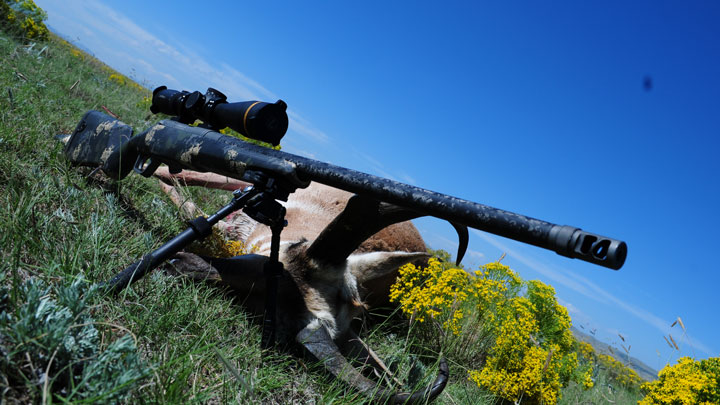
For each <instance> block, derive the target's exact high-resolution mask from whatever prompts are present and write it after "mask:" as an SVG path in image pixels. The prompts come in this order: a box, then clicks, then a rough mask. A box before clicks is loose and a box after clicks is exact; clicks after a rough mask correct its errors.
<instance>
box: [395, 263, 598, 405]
mask: <svg viewBox="0 0 720 405" xmlns="http://www.w3.org/2000/svg"><path fill="white" fill-rule="evenodd" d="M390 300H391V302H398V303H399V305H400V309H401V310H402V311H403V313H404V314H406V315H408V316H409V317H410V319H411V321H416V322H417V324H420V325H423V324H427V323H434V324H436V325H438V326H439V327H440V328H441V329H442V330H444V331H446V332H450V333H449V334H448V335H449V336H456V337H457V339H463V338H466V336H467V335H471V334H474V335H478V332H477V329H478V328H482V329H485V331H484V332H485V334H487V335H489V336H491V337H492V339H491V341H492V346H491V347H490V348H489V350H488V353H486V354H487V356H486V359H485V364H484V365H482V366H483V367H482V368H481V369H473V368H471V369H470V370H469V371H468V374H469V379H470V380H471V381H473V382H475V383H476V384H477V385H478V386H481V387H485V388H486V389H488V390H490V391H491V392H493V393H494V394H496V395H498V396H500V397H502V398H505V399H508V400H512V401H519V400H521V399H522V400H523V401H527V402H531V403H549V404H554V403H556V402H557V400H558V399H559V398H560V388H561V387H562V386H564V385H566V384H567V383H568V382H569V381H570V380H574V381H577V382H578V383H583V384H585V385H586V386H587V385H589V386H592V385H591V384H592V378H591V376H590V373H589V372H588V370H587V368H584V369H582V370H579V369H578V358H577V354H576V353H575V351H574V339H573V337H572V333H571V332H570V317H569V316H568V313H567V310H566V309H565V308H564V307H562V306H561V305H559V304H558V303H557V300H556V299H555V290H554V289H553V288H552V287H550V286H548V285H545V284H543V283H542V282H540V281H530V282H527V283H526V282H523V280H522V279H521V278H520V277H519V276H518V275H517V274H516V273H515V272H514V271H512V270H511V269H510V268H509V267H508V266H505V265H502V264H500V263H497V262H496V263H490V264H487V265H485V266H482V267H480V269H479V270H477V271H476V272H474V274H469V273H467V272H465V271H464V270H462V269H456V268H445V266H443V264H442V263H441V262H440V261H439V260H437V259H430V260H429V262H428V266H427V267H426V268H419V267H416V266H414V265H412V264H408V265H405V266H403V267H402V268H401V269H400V272H399V277H398V280H397V282H396V283H395V284H394V285H393V286H392V287H391V290H390ZM427 329H430V330H432V329H433V328H427ZM483 334H484V333H479V335H483ZM466 344H467V343H466ZM588 380H589V381H588Z"/></svg>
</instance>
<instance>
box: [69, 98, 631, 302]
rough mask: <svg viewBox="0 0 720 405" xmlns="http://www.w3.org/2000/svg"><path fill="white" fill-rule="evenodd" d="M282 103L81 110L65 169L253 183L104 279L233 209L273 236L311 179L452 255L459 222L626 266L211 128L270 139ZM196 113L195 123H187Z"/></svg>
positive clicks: (537, 228) (583, 244) (146, 262)
mask: <svg viewBox="0 0 720 405" xmlns="http://www.w3.org/2000/svg"><path fill="white" fill-rule="evenodd" d="M286 108H287V105H286V104H285V103H284V102H283V101H282V100H278V101H277V102H276V103H274V104H270V103H264V102H259V101H247V102H240V103H227V101H226V97H225V96H224V95H223V94H222V93H220V92H219V91H217V90H215V89H208V91H207V92H206V93H205V94H204V95H203V94H201V93H200V92H197V91H196V92H193V93H189V92H187V91H183V92H179V91H175V90H170V89H167V88H166V87H165V86H162V87H158V88H157V89H155V91H154V92H153V99H152V106H151V111H152V112H153V113H158V112H163V113H166V114H170V115H175V118H174V119H171V120H162V121H160V122H158V123H157V124H155V125H153V126H152V127H150V128H149V129H147V130H146V131H144V132H142V133H140V134H138V135H135V136H133V129H132V128H131V127H130V126H128V125H127V124H124V123H123V122H121V121H119V120H117V119H115V118H112V117H110V116H108V115H106V114H104V113H101V112H98V111H88V112H87V113H86V114H85V115H84V116H83V118H82V119H81V120H80V122H79V123H78V125H77V127H76V129H75V131H74V132H73V133H72V134H71V135H70V136H69V139H68V141H67V143H66V147H65V154H66V156H67V157H68V159H69V160H70V162H71V163H72V164H74V165H82V166H91V167H95V168H99V169H101V170H102V172H103V173H105V174H106V175H107V176H109V177H110V178H112V179H116V180H119V179H122V178H124V177H126V176H127V175H128V174H129V173H130V171H131V170H133V169H134V170H135V171H136V172H138V173H139V174H141V175H143V176H145V177H149V176H151V175H152V174H153V173H154V172H155V170H156V169H157V168H158V167H159V166H160V164H166V165H167V166H168V167H169V170H170V172H171V173H179V172H180V171H181V170H183V169H188V170H195V171H200V172H214V173H217V174H221V175H225V176H228V177H231V178H235V179H238V180H243V181H245V182H248V183H252V184H253V185H254V187H252V188H249V189H246V190H242V191H240V190H239V191H236V192H235V193H234V198H233V200H232V201H231V202H230V203H229V204H228V205H226V206H225V207H223V208H222V209H220V211H218V212H217V213H216V214H214V215H212V216H210V217H208V218H202V217H201V218H197V219H195V220H193V221H191V222H190V227H189V228H188V229H187V230H186V231H184V232H183V233H181V234H180V235H178V236H177V237H175V238H174V239H172V240H171V241H170V242H168V243H166V244H165V245H164V246H163V247H161V248H159V249H157V250H156V251H155V252H153V253H151V254H148V255H146V256H144V257H143V258H142V259H140V260H139V261H137V262H136V263H134V264H133V265H131V266H129V267H128V268H127V269H125V270H124V271H123V272H121V273H120V274H118V275H117V276H116V277H115V278H113V279H112V280H111V281H110V282H109V283H108V284H109V286H110V287H111V288H112V289H114V290H119V289H122V288H124V287H125V286H127V285H129V284H130V283H131V282H133V281H135V280H137V279H138V278H140V277H142V276H143V275H144V274H145V273H147V272H148V271H149V270H151V269H153V268H155V267H157V266H159V265H160V264H161V263H162V262H163V261H164V260H166V259H168V258H169V257H170V256H172V255H173V254H174V253H176V252H178V251H179V250H181V249H182V248H183V247H185V246H187V245H188V244H189V243H190V242H192V241H193V240H196V239H198V238H201V237H205V236H207V235H209V234H210V228H211V226H212V225H214V224H215V223H217V222H218V221H219V220H221V219H222V218H224V217H225V216H227V215H229V214H230V213H231V212H233V211H235V210H237V209H240V208H242V209H244V211H245V212H246V213H248V215H250V216H251V217H253V218H254V219H256V220H258V221H259V222H261V223H264V224H267V225H269V226H271V227H273V226H274V227H275V228H273V229H277V232H278V234H279V232H280V230H281V229H282V226H281V225H282V222H283V221H284V210H283V209H282V207H281V206H280V204H279V203H277V200H283V201H284V200H287V197H288V195H289V194H290V193H292V192H294V191H295V190H296V189H298V188H304V187H307V186H308V185H309V184H310V182H313V181H315V182H319V183H322V184H325V185H328V186H331V187H336V188H339V189H342V190H346V191H349V192H352V193H356V194H358V195H360V196H363V197H367V198H370V199H374V200H377V201H381V202H386V203H391V204H394V205H397V206H400V207H403V208H406V209H410V210H413V211H416V212H418V213H420V214H422V215H427V216H433V217H437V218H441V219H445V220H447V221H449V222H450V223H451V224H453V226H454V227H455V229H456V230H458V234H459V235H460V239H461V241H460V249H459V252H458V256H459V257H460V256H462V254H463V253H464V251H465V248H466V247H467V238H468V236H467V228H466V227H472V228H475V229H479V230H482V231H486V232H490V233H493V234H496V235H499V236H504V237H507V238H510V239H514V240H517V241H520V242H523V243H527V244H531V245H534V246H538V247H541V248H545V249H549V250H552V251H555V252H556V253H558V254H560V255H563V256H566V257H569V258H576V259H580V260H584V261H587V262H590V263H594V264H597V265H600V266H604V267H608V268H610V269H615V270H618V269H620V267H622V265H623V263H624V262H625V258H626V256H627V245H626V244H625V242H622V241H619V240H616V239H612V238H608V237H605V236H601V235H598V234H594V233H590V232H586V231H584V230H582V229H580V228H577V227H573V226H567V225H556V224H552V223H550V222H546V221H542V220H538V219H534V218H530V217H527V216H524V215H520V214H516V213H513V212H509V211H504V210H501V209H497V208H493V207H489V206H486V205H483V204H478V203H475V202H471V201H467V200H463V199H460V198H456V197H452V196H448V195H444V194H440V193H437V192H433V191H429V190H426V189H422V188H419V187H415V186H411V185H408V184H403V183H400V182H397V181H394V180H390V179H385V178H382V177H378V176H374V175H370V174H367V173H362V172H359V171H355V170H352V169H347V168H344V167H340V166H336V165H332V164H329V163H325V162H321V161H317V160H313V159H309V158H305V157H302V156H297V155H294V154H291V153H287V152H282V151H279V150H274V149H270V148H266V147H262V146H258V145H255V144H253V143H250V142H247V141H243V140H241V139H238V138H236V137H232V136H227V135H223V134H222V133H220V132H218V131H217V130H218V129H220V128H224V127H230V128H232V129H235V130H236V131H238V132H240V133H241V134H243V135H245V136H247V137H249V138H251V139H255V140H261V141H266V142H269V143H271V144H273V145H277V144H278V143H279V142H280V139H281V138H282V137H283V135H284V134H285V132H286V130H287V126H288V119H287V114H286V112H285V110H286ZM196 119H200V120H202V121H204V125H202V126H199V127H193V126H189V125H187V124H189V123H191V122H194V121H195V120H196ZM278 240H279V236H278ZM459 257H458V259H459Z"/></svg>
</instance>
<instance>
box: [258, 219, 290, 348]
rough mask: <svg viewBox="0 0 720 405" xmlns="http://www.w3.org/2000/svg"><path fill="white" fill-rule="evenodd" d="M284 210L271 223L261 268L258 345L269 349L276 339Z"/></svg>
mask: <svg viewBox="0 0 720 405" xmlns="http://www.w3.org/2000/svg"><path fill="white" fill-rule="evenodd" d="M285 224H286V223H285V212H284V209H283V213H282V218H281V219H280V221H277V222H276V223H274V224H272V225H271V226H270V229H271V231H272V239H271V242H270V260H268V261H267V262H265V267H264V269H263V271H264V273H265V315H264V317H263V330H262V338H261V341H260V347H261V348H262V349H263V350H264V349H270V348H272V347H274V346H275V340H276V323H277V322H276V319H277V295H278V284H279V282H280V277H282V272H283V264H282V262H280V260H279V259H280V233H281V232H282V229H283V228H284V227H285Z"/></svg>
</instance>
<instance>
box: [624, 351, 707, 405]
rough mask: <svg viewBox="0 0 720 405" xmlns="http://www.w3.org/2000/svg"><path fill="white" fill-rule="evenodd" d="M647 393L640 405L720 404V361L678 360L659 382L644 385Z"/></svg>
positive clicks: (663, 370)
mask: <svg viewBox="0 0 720 405" xmlns="http://www.w3.org/2000/svg"><path fill="white" fill-rule="evenodd" d="M641 388H642V390H643V391H645V392H646V396H645V398H643V399H642V400H641V401H640V402H638V405H650V404H703V405H709V404H718V403H720V358H718V357H711V358H709V359H706V360H701V361H695V360H693V359H692V358H690V357H682V358H680V359H678V362H677V364H675V365H674V366H670V365H667V366H665V368H663V369H662V370H660V372H659V373H658V379H657V380H656V381H653V382H647V383H644V384H643V385H642V387H641Z"/></svg>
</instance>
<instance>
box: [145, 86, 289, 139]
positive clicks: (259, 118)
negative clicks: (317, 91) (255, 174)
mask: <svg viewBox="0 0 720 405" xmlns="http://www.w3.org/2000/svg"><path fill="white" fill-rule="evenodd" d="M285 110H287V104H285V102H284V101H282V100H278V101H277V102H275V103H274V104H271V103H265V102H262V101H242V102H239V103H228V102H227V97H226V96H225V95H224V94H223V93H221V92H219V91H217V90H215V89H213V88H208V89H207V92H206V93H205V94H202V93H200V92H199V91H194V92H192V93H190V92H188V91H184V90H183V91H177V90H171V89H168V88H167V87H165V86H160V87H158V88H157V89H155V90H154V91H153V97H152V105H151V106H150V111H152V113H153V114H157V113H159V112H161V113H164V114H168V115H174V116H176V117H177V120H178V121H180V122H182V123H184V124H191V123H193V122H195V120H201V121H203V122H204V123H205V124H207V125H209V126H210V127H212V128H213V129H216V130H220V129H223V128H225V127H229V128H231V129H234V130H235V131H237V132H239V133H241V134H243V135H245V136H247V137H248V138H252V139H255V140H258V141H263V142H267V143H270V144H272V145H278V144H279V143H280V140H281V139H282V137H283V136H284V135H285V132H287V128H288V116H287V113H286V112H285Z"/></svg>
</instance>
